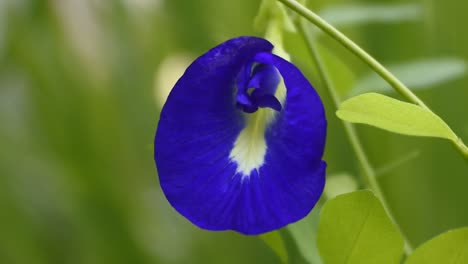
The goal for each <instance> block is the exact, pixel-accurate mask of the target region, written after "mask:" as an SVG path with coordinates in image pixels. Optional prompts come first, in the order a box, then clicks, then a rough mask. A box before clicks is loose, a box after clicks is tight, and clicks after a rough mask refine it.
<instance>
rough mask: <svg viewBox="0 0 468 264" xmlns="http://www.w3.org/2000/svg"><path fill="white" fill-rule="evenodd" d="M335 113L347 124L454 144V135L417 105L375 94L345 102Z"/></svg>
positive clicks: (440, 121) (441, 121) (360, 96)
mask: <svg viewBox="0 0 468 264" xmlns="http://www.w3.org/2000/svg"><path fill="white" fill-rule="evenodd" d="M336 114H337V116H338V117H339V118H341V119H343V120H345V121H348V122H352V123H362V124H368V125H371V126H375V127H378V128H381V129H385V130H388V131H391V132H394V133H400V134H404V135H410V136H422V137H439V138H446V139H450V140H453V141H454V142H456V141H457V136H456V135H455V134H454V133H453V131H452V130H451V129H450V128H449V127H448V126H447V124H445V123H444V121H443V120H442V119H441V118H440V117H438V116H437V115H435V114H433V113H431V112H430V111H427V110H425V109H424V108H422V107H420V106H417V105H414V104H410V103H406V102H402V101H399V100H396V99H393V98H391V97H388V96H385V95H381V94H377V93H366V94H362V95H358V96H355V97H352V98H350V99H348V100H346V101H345V102H343V103H342V104H341V105H340V107H339V109H338V111H337V112H336Z"/></svg>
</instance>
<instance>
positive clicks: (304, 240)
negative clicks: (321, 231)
mask: <svg viewBox="0 0 468 264" xmlns="http://www.w3.org/2000/svg"><path fill="white" fill-rule="evenodd" d="M317 209H318V208H315V209H314V210H312V212H310V213H309V215H308V216H307V217H306V218H304V219H302V220H300V221H298V222H296V223H294V224H291V225H289V226H288V227H287V230H288V231H289V233H290V234H291V236H292V238H293V240H294V241H295V242H296V246H297V248H298V251H299V252H300V253H301V254H302V257H303V258H304V259H305V260H307V262H308V263H309V264H320V263H322V260H321V259H320V255H319V252H318V249H317V228H318V223H319V210H317Z"/></svg>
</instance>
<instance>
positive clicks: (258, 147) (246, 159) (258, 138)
mask: <svg viewBox="0 0 468 264" xmlns="http://www.w3.org/2000/svg"><path fill="white" fill-rule="evenodd" d="M285 94H286V88H285V87H284V84H283V82H281V83H280V84H279V85H278V88H277V90H276V93H275V97H276V98H277V99H278V100H279V101H280V102H283V101H284V97H285ZM277 114H278V112H277V111H275V110H273V109H271V108H260V109H258V111H256V112H255V113H252V114H246V116H247V122H246V123H247V124H246V126H245V127H244V129H243V130H242V131H241V132H240V134H239V136H238V137H237V139H236V141H235V142H234V147H233V149H232V150H231V153H230V154H229V158H230V159H231V160H232V161H234V162H235V163H236V164H237V173H242V175H243V177H248V176H249V175H250V173H251V172H252V170H254V169H259V168H260V167H261V166H262V165H263V164H264V162H265V154H266V151H267V145H266V141H265V130H266V128H267V127H268V125H270V124H271V122H272V121H273V120H274V118H275V115H277Z"/></svg>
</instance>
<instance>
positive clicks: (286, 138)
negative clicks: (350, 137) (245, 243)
mask: <svg viewBox="0 0 468 264" xmlns="http://www.w3.org/2000/svg"><path fill="white" fill-rule="evenodd" d="M272 48H273V47H272V45H271V44H270V43H269V42H268V41H266V40H264V39H261V38H256V37H239V38H235V39H231V40H228V41H226V42H224V43H222V44H220V45H218V46H217V47H215V48H213V49H211V50H210V51H208V52H207V53H205V54H203V55H202V56H201V57H199V58H198V59H196V60H195V61H194V62H193V63H192V64H191V65H190V66H189V67H188V69H187V70H186V72H185V73H184V75H183V76H182V77H181V78H180V79H179V81H178V82H177V83H176V85H175V87H174V88H173V90H172V92H171V93H170V95H169V97H168V100H167V102H166V104H165V105H164V107H163V109H162V112H161V117H160V120H159V124H158V129H157V132H156V137H155V161H156V165H157V169H158V174H159V179H160V184H161V187H162V190H163V191H164V194H165V195H166V197H167V199H168V201H169V202H170V203H171V205H172V206H173V207H174V208H175V209H176V210H177V211H178V212H179V213H181V214H182V215H184V216H185V217H186V218H187V219H189V220H190V221H191V222H193V223H194V224H196V225H197V226H199V227H201V228H205V229H209V230H235V231H238V232H241V233H244V234H260V233H264V232H268V231H271V230H274V229H277V228H280V227H283V226H285V225H287V224H289V223H292V222H295V221H297V220H299V219H301V218H302V217H304V216H306V215H307V214H308V213H309V212H310V210H311V209H312V208H313V207H314V205H315V203H316V202H317V201H318V199H319V197H320V195H321V193H322V190H323V187H324V183H325V168H326V164H325V162H324V161H322V155H323V150H324V146H325V136H326V120H325V114H324V110H323V105H322V102H321V100H320V98H319V96H318V95H317V93H316V91H315V90H314V88H313V87H312V86H311V85H310V84H309V82H308V81H307V80H306V78H305V77H304V76H303V75H302V73H301V72H300V71H299V70H298V69H297V68H296V67H295V66H294V65H293V64H291V63H289V62H288V61H286V60H284V59H282V58H280V57H278V56H276V55H273V54H272V53H271V50H272ZM252 67H253V69H252ZM272 70H273V71H276V70H277V71H279V73H280V74H281V76H282V78H283V81H284V84H285V86H286V88H287V93H286V97H285V99H284V102H281V103H280V101H279V100H278V99H277V98H275V89H276V87H275V86H276V85H277V83H278V80H275V74H273V72H272ZM272 74H273V75H272ZM249 88H255V90H254V91H253V92H252V93H249V92H248V89H249ZM239 98H240V99H239ZM244 103H245V104H244ZM239 104H241V106H242V107H239ZM249 104H250V105H249ZM278 104H279V105H278ZM281 104H282V105H281ZM243 107H247V108H243ZM249 107H250V108H249ZM258 107H269V108H273V109H275V110H276V111H274V110H271V109H269V108H265V109H259V110H258V111H257V109H258ZM255 108H256V109H255ZM246 110H247V111H246ZM261 111H271V112H268V113H272V115H274V117H273V118H271V120H270V119H269V121H268V122H266V123H265V124H266V126H265V127H264V128H263V129H264V130H259V131H261V132H262V131H263V132H262V133H260V134H259V135H260V137H261V140H260V141H262V142H263V141H264V145H265V146H264V148H263V150H264V152H261V151H258V153H264V155H263V156H262V162H261V163H260V165H258V166H256V167H255V168H253V169H251V170H250V169H249V170H248V171H247V172H246V171H245V169H244V170H242V169H240V168H241V167H242V166H241V163H243V162H245V163H246V164H249V162H250V160H236V159H235V158H233V154H232V153H233V149H234V148H236V150H237V151H240V152H242V151H244V149H243V148H241V147H239V146H243V145H241V144H238V142H239V141H240V139H239V138H240V137H241V136H242V135H243V136H245V135H250V134H249V133H250V132H249V133H244V132H245V131H246V129H250V128H251V127H252V126H251V123H249V122H252V120H254V119H253V118H256V116H258V115H262V113H267V112H261ZM250 112H252V114H250ZM253 112H254V113H253ZM251 134H253V135H255V133H251ZM242 140H244V141H245V140H251V141H249V142H250V143H251V144H247V145H246V146H257V145H258V146H260V147H261V146H262V144H259V140H258V138H251V139H250V138H242ZM249 148H250V147H249ZM245 151H253V152H254V153H257V152H255V151H257V149H246V150H245ZM242 155H243V154H242ZM242 155H240V156H241V157H243V156H242ZM252 156H255V155H252ZM257 156H258V155H257ZM245 157H250V156H249V155H247V154H246V155H245ZM244 165H245V164H244Z"/></svg>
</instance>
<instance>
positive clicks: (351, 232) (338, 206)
mask: <svg viewBox="0 0 468 264" xmlns="http://www.w3.org/2000/svg"><path fill="white" fill-rule="evenodd" d="M317 239H318V248H319V252H320V255H321V256H322V259H323V262H324V263H327V264H345V263H347V264H354V263H356V264H357V263H359V264H367V263H369V264H370V263H372V264H374V263H379V264H387V263H388V264H398V263H400V262H399V261H400V259H401V256H402V254H403V238H402V237H401V235H400V233H399V232H398V230H397V229H396V227H395V226H394V225H393V223H392V222H391V220H390V219H389V218H388V216H387V214H386V213H385V210H384V208H383V206H382V204H381V203H380V201H379V200H378V199H377V197H375V196H374V194H373V193H372V192H370V191H367V190H364V191H357V192H353V193H348V194H343V195H339V196H337V197H336V198H334V199H331V200H329V201H328V202H327V203H326V204H325V206H324V207H323V209H322V213H321V216H320V224H319V230H318V238H317Z"/></svg>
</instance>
